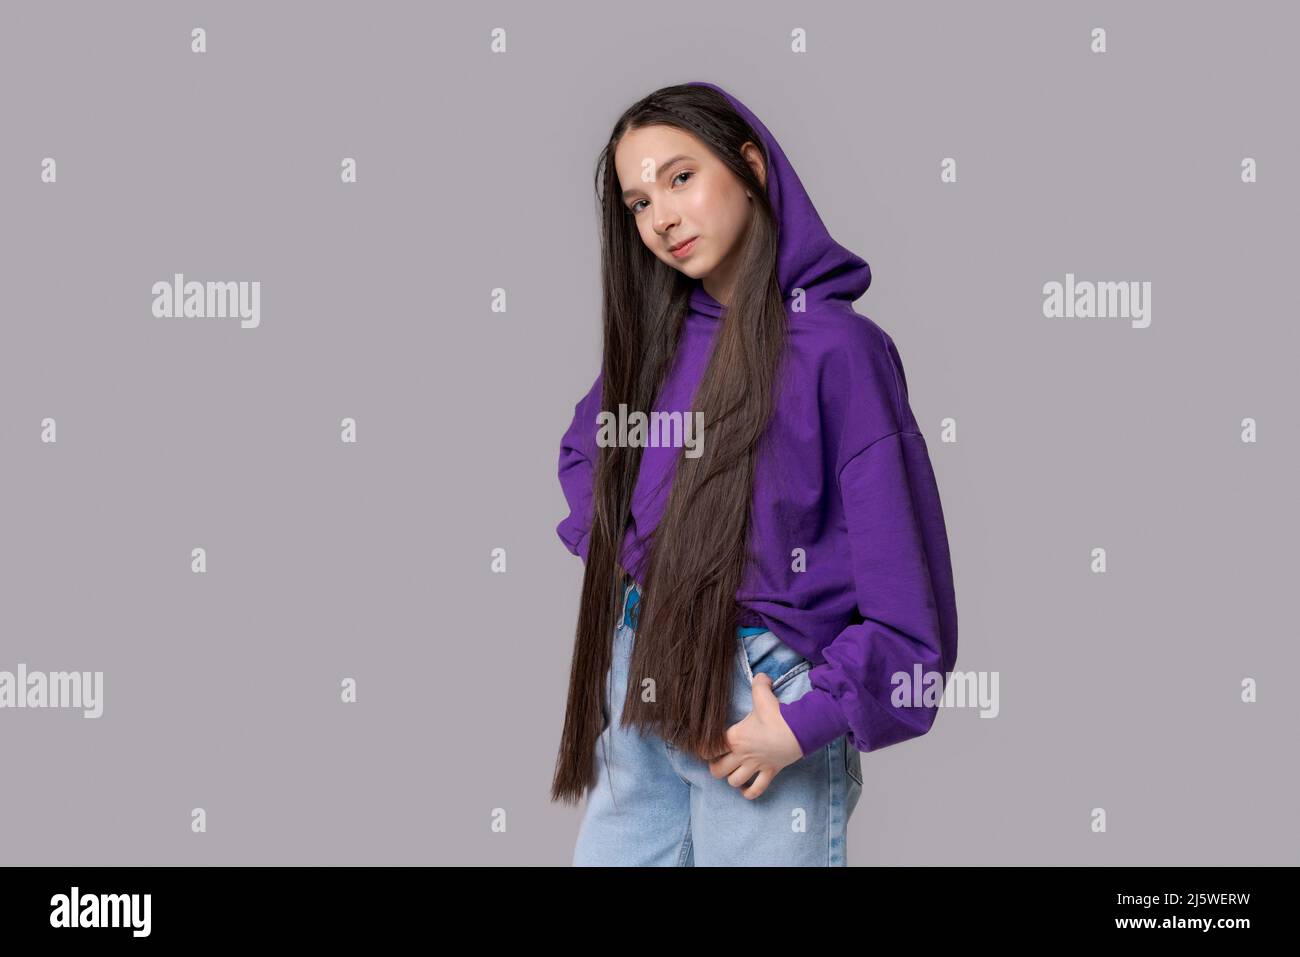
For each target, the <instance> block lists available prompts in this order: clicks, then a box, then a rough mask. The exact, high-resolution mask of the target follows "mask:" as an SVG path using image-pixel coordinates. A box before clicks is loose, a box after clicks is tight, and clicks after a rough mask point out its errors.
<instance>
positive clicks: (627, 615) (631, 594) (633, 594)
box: [623, 580, 768, 638]
mask: <svg viewBox="0 0 1300 957" xmlns="http://www.w3.org/2000/svg"><path fill="white" fill-rule="evenodd" d="M640 601H641V586H640V585H638V584H637V583H636V582H635V581H632V580H629V581H628V582H627V584H626V585H624V586H623V624H624V625H626V626H627V627H628V628H631V629H632V630H633V631H636V624H637V613H638V612H639V611H640V608H639V607H638V604H639V602H640ZM767 630H768V629H767V628H765V627H764V626H762V625H748V626H745V627H741V628H737V629H736V634H738V635H740V636H741V637H742V638H743V637H746V636H748V635H761V634H762V633H763V632H765V631H767Z"/></svg>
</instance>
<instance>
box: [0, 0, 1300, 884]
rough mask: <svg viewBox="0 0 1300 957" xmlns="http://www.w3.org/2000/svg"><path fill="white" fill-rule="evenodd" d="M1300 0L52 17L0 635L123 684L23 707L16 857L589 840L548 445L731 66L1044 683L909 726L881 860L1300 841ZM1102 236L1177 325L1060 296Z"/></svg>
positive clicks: (884, 802) (26, 211)
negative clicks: (196, 565)
mask: <svg viewBox="0 0 1300 957" xmlns="http://www.w3.org/2000/svg"><path fill="white" fill-rule="evenodd" d="M1282 6H1283V5H1280V4H1279V5H1273V4H1243V3H1237V4H1231V5H1229V4H1219V5H1209V6H1206V5H1200V4H1190V3H1177V4H1175V3H1147V4H1141V5H1127V4H1088V5H1086V7H1085V6H1084V5H1077V6H1074V7H1067V6H1064V5H1056V4H1036V3H1017V4H1005V3H996V4H992V3H984V4H970V3H946V4H924V5H919V4H911V5H908V4H904V3H894V4H871V5H858V4H848V3H844V4H831V3H822V4H791V3H739V2H737V3H716V2H715V3H707V4H696V5H687V6H678V7H664V6H655V5H647V4H641V3H635V4H634V3H627V4H621V5H620V4H611V3H599V4H596V3H592V4H576V3H568V4H532V3H505V4H492V5H481V6H480V5H475V6H474V7H471V6H469V5H465V6H463V7H456V6H453V5H449V4H431V3H430V4H425V3H418V4H417V3H371V4H337V5H336V4H323V3H319V4H318V3H311V4H308V3H276V4H273V5H271V4H265V5H264V4H253V3H243V4H227V3H185V4H177V3H162V2H158V3H112V4H101V3H82V4H39V3H17V2H7V3H6V4H5V5H4V7H3V13H2V14H0V17H2V21H0V90H2V91H3V116H2V117H0V120H2V123H0V129H3V149H0V209H2V210H3V213H2V214H0V262H2V263H3V267H2V268H3V273H4V275H3V290H4V302H3V307H2V308H3V326H2V331H0V450H2V454H3V461H2V468H0V482H2V483H3V495H2V496H0V503H2V504H0V509H2V511H0V516H2V519H3V528H2V530H0V588H2V589H3V592H2V593H0V625H2V627H0V669H5V670H11V671H12V670H14V669H15V668H16V666H17V664H18V663H19V662H24V663H25V664H26V665H27V666H28V668H29V669H33V670H47V671H48V670H60V669H78V670H102V671H104V672H105V685H106V688H105V712H104V716H103V717H102V718H100V719H99V720H97V721H92V720H85V719H83V718H82V717H81V716H80V713H79V712H71V711H55V710H22V711H18V710H14V711H10V710H8V709H6V710H3V711H0V761H3V772H2V773H0V781H2V784H3V786H2V787H0V862H3V863H10V864H37V863H40V864H59V865H62V864H150V863H186V864H206V863H308V864H323V863H390V864H399V863H401V864H409V863H435V862H445V863H452V864H487V865H496V864H567V863H568V862H569V859H570V854H571V851H572V845H573V838H574V835H575V833H576V829H577V826H578V822H579V815H580V810H579V809H575V808H569V807H563V806H560V805H554V804H551V803H549V801H548V798H547V793H548V786H549V783H550V777H551V771H552V767H553V762H554V759H555V750H556V747H557V744H558V740H559V733H560V724H561V719H562V714H563V707H564V694H565V687H566V681H567V676H568V668H569V654H570V650H571V642H572V631H573V625H574V617H575V614H576V608H577V597H578V592H579V587H580V584H581V575H582V568H581V563H580V562H579V560H578V559H577V558H574V557H573V556H571V555H569V554H568V553H567V552H566V551H565V550H564V548H563V546H562V545H561V543H560V541H559V539H558V538H557V537H556V535H555V531H554V529H555V525H556V524H557V523H558V522H559V520H560V519H561V518H562V517H563V516H564V514H565V511H566V507H565V503H564V499H563V496H562V494H561V491H560V486H559V483H558V481H557V478H556V474H555V470H556V456H557V454H558V443H559V438H560V435H561V433H562V432H563V430H564V429H565V427H566V426H567V425H568V423H569V420H570V417H571V415H572V412H573V405H574V403H575V402H576V401H577V399H578V398H579V396H581V395H582V394H583V393H584V392H585V390H586V389H587V387H588V386H589V384H590V383H591V380H592V378H593V377H594V375H595V372H596V368H597V361H598V345H599V296H598V291H599V286H598V273H597V269H598V259H597V235H596V229H595V224H596V220H595V212H594V199H593V196H592V170H593V163H594V159H595V155H596V153H597V151H598V149H599V148H600V146H601V145H602V144H603V143H604V141H605V139H606V137H607V136H608V133H609V129H610V126H611V125H612V123H613V121H614V119H615V118H616V117H617V115H618V114H619V112H620V111H621V110H622V109H623V108H624V107H625V106H627V105H628V104H629V103H631V102H632V101H633V100H635V99H636V98H638V97H640V96H642V95H644V94H645V93H647V92H649V91H650V90H652V89H655V88H657V87H659V86H663V85H666V84H669V83H675V82H683V81H687V80H695V79H708V80H712V81H714V82H717V83H719V84H721V85H722V86H723V87H725V88H727V89H729V90H730V91H731V92H733V93H735V94H736V95H737V96H738V97H739V98H740V99H741V100H742V101H744V102H745V103H746V104H747V105H749V106H750V108H751V109H753V110H754V111H755V113H756V114H757V115H758V116H759V117H760V118H762V119H763V120H764V121H765V122H766V123H767V125H768V126H769V127H770V128H771V129H772V131H773V132H774V134H775V135H776V136H777V138H778V139H779V140H780V142H781V143H782V144H783V146H784V148H785V150H786V152H787V154H788V155H789V156H790V159H791V161H792V162H793V163H794V165H795V168H796V169H797V170H798V171H799V173H800V174H801V176H802V177H803V179H804V182H805V184H806V185H807V187H808V189H809V192H810V193H811V195H812V197H813V200H814V202H815V203H816V204H817V206H818V208H819V210H820V211H821V214H822V216H823V218H824V219H825V220H826V222H827V225H828V226H829V228H830V229H831V232H832V234H833V235H834V236H835V237H836V238H837V239H839V240H840V241H841V242H842V243H844V244H845V245H846V246H848V247H849V248H850V249H853V250H854V251H856V252H858V253H860V254H861V255H863V256H864V257H865V258H866V259H867V260H868V261H869V262H870V263H871V266H872V270H873V273H874V277H875V278H874V283H873V285H872V288H871V289H870V291H869V292H868V293H867V295H866V296H864V297H863V299H862V300H860V301H859V303H858V310H859V312H862V313H863V314H865V315H869V316H870V317H871V318H873V319H874V320H875V321H876V322H878V323H879V324H880V325H881V326H882V327H884V328H885V329H886V330H887V331H888V332H889V333H890V334H891V335H892V336H893V337H894V339H895V341H896V342H897V344H898V347H899V350H900V353H901V355H902V357H903V360H904V365H905V369H906V371H907V375H908V381H909V385H910V389H911V396H912V404H913V408H914V410H915V412H916V415H917V418H918V420H919V421H920V423H921V425H922V428H923V430H924V431H925V433H926V436H927V439H928V441H929V445H930V449H931V454H932V457H933V461H934V466H935V470H936V473H937V475H938V478H939V485H940V490H941V492H942V495H943V502H944V507H945V512H946V515H947V520H948V528H949V536H950V541H951V546H952V554H953V560H954V564H955V569H956V578H957V597H958V610H959V616H960V645H959V655H958V661H957V667H958V669H959V670H962V671H969V670H981V671H997V672H999V673H1000V676H1001V688H1000V692H1001V714H1000V716H999V717H997V718H996V719H994V720H988V719H981V718H980V717H979V715H978V714H977V712H976V711H975V710H971V709H967V710H956V709H953V710H945V711H944V712H943V713H941V714H940V715H939V718H938V721H937V723H936V724H935V727H934V729H933V731H932V732H931V733H930V734H928V735H926V736H925V737H922V738H920V739H917V740H914V741H911V742H908V743H906V744H903V745H900V746H896V747H891V748H887V749H885V750H883V751H879V752H874V753H870V754H867V755H864V758H863V770H864V774H865V778H866V784H865V789H864V793H863V797H862V802H861V804H860V805H859V807H858V810H857V812H856V814H855V815H854V817H853V820H852V822H851V828H850V840H849V858H850V863H852V864H859V865H861V864H931V863H933V864H975V863H994V864H1066V863H1069V864H1103V863H1119V864H1157V863H1163V864H1193V863H1198V864H1251V863H1254V864H1284V863H1292V864H1293V863H1295V862H1296V861H1297V851H1298V843H1300V842H1298V841H1297V835H1298V832H1300V826H1298V825H1297V823H1296V816H1295V807H1296V805H1297V803H1298V802H1297V798H1298V797H1300V795H1298V794H1297V771H1296V760H1295V758H1296V753H1297V728H1298V727H1300V722H1298V721H1297V717H1298V716H1297V706H1296V699H1295V696H1294V693H1293V678H1294V676H1295V675H1296V673H1297V670H1296V669H1297V664H1300V661H1298V659H1300V652H1298V651H1297V641H1296V633H1295V626H1294V624H1293V621H1294V608H1295V595H1296V587H1295V582H1294V579H1295V570H1296V560H1295V557H1294V556H1295V546H1294V543H1295V541H1296V537H1297V531H1298V529H1297V507H1296V505H1295V494H1294V490H1293V487H1292V486H1293V484H1294V479H1295V475H1296V473H1297V451H1296V450H1297V435H1296V410H1297V394H1296V386H1295V377H1294V368H1293V367H1294V363H1295V358H1296V354H1297V348H1296V347H1297V338H1298V337H1297V333H1296V331H1295V305H1294V297H1293V295H1292V291H1293V288H1294V287H1293V281H1294V280H1293V277H1294V275H1295V269H1294V261H1295V256H1296V249H1297V243H1296V240H1295V235H1296V234H1295V221H1296V216H1295V213H1296V209H1297V202H1296V201H1297V189H1298V187H1297V177H1296V176H1295V168H1296V165H1297V146H1298V145H1300V144H1298V142H1297V140H1298V136H1297V132H1296V124H1295V123H1294V122H1293V120H1292V119H1291V117H1292V115H1293V112H1294V95H1295V91H1296V88H1297V83H1296V81H1297V76H1296V69H1295V67H1294V62H1295V60H1294V57H1293V55H1292V54H1293V51H1292V50H1291V44H1292V42H1293V38H1294V36H1295V34H1296V28H1297V26H1298V25H1300V24H1298V23H1297V20H1298V19H1300V18H1298V17H1297V15H1296V14H1295V13H1294V8H1292V9H1290V10H1285V11H1284V10H1283V9H1282ZM1098 25H1100V26H1104V27H1106V28H1107V30H1108V34H1109V37H1108V42H1109V48H1110V52H1109V53H1107V54H1105V55H1094V54H1092V53H1090V52H1089V31H1090V29H1091V28H1092V27H1093V26H1098ZM194 26H203V27H205V28H206V29H207V31H208V44H209V48H208V52H207V53H206V54H203V55H195V54H192V53H190V52H189V46H190V39H189V31H190V29H191V28H192V27H194ZM498 26H500V27H504V28H506V29H507V31H508V44H509V52H507V53H506V54H504V55H492V54H491V53H489V47H488V44H489V39H490V31H491V29H492V28H494V27H498ZM796 27H802V28H804V29H806V30H807V31H808V34H809V52H807V53H806V54H803V55H795V54H792V53H791V52H790V51H789V34H790V31H791V30H792V29H793V28H796ZM45 156H53V157H55V158H56V159H57V161H58V173H59V182H58V184H57V185H54V186H50V185H45V184H42V183H41V182H40V179H39V173H40V162H41V159H42V158H43V157H45ZM344 156H353V157H356V159H357V161H358V163H359V182H358V183H357V184H356V185H352V186H345V185H343V184H341V183H340V181H339V162H340V160H341V159H342V157H344ZM945 156H954V157H956V159H957V161H958V164H959V165H958V182H957V183H956V184H955V185H943V184H941V183H940V182H939V180H938V173H939V163H940V161H941V160H942V158H943V157H945ZM1243 156H1253V157H1255V158H1256V159H1257V160H1258V163H1259V176H1260V181H1259V182H1258V183H1257V184H1255V185H1251V186H1246V185H1243V184H1242V183H1241V182H1240V181H1239V178H1240V162H1241V159H1242V157H1243ZM173 272H183V273H185V275H186V278H188V279H197V280H200V281H207V280H260V281H261V283H262V323H261V327H260V328H258V329H241V328H239V325H238V322H237V320H194V319H191V320H163V319H155V318H153V317H152V315H151V313H150V306H151V302H152V294H151V292H150V287H151V286H152V284H153V283H154V282H155V281H158V280H167V279H170V277H171V275H172V273H173ZM1066 272H1073V273H1075V275H1076V277H1077V278H1079V279H1081V280H1083V279H1086V280H1122V281H1128V280H1136V281H1139V282H1140V281H1144V280H1149V281H1150V282H1151V283H1152V284H1153V289H1152V306H1153V319H1152V324H1151V327H1150V328H1148V329H1133V328H1130V326H1129V323H1128V322H1127V321H1103V320H1049V319H1045V318H1044V317H1043V315H1042V291H1041V290H1042V285H1043V283H1044V282H1047V281H1050V280H1058V281H1061V280H1063V279H1064V276H1065V273H1066ZM498 286H500V287H504V288H505V289H506V290H507V294H508V297H509V299H508V305H509V311H508V312H506V313H504V314H497V313H493V312H491V311H490V308H489V306H490V293H491V290H492V289H493V288H494V287H498ZM45 416H54V417H56V418H57V420H58V430H59V431H58V437H59V441H58V444H57V445H53V446H47V445H43V444H41V443H40V442H39V423H40V420H41V419H42V418H43V417H45ZM344 416H354V417H356V418H357V420H358V423H359V435H360V441H359V443H358V444H357V445H355V446H345V445H342V444H341V443H340V442H339V439H338V429H339V420H340V419H341V418H343V417H344ZM948 416H952V417H955V418H956V420H957V423H958V442H957V443H956V444H944V443H941V442H940V441H939V423H940V421H941V420H942V419H943V418H945V417H948ZM1246 416H1253V417H1255V418H1256V419H1257V420H1258V421H1259V437H1260V440H1259V443H1258V444H1256V445H1243V444H1242V443H1241V442H1240V441H1239V437H1238V435H1239V431H1240V421H1241V419H1242V418H1243V417H1246ZM196 545H201V546H203V547H205V548H206V549H207V550H208V561H209V568H208V573H207V574H206V575H194V574H192V573H191V572H190V570H189V565H190V558H189V554H190V549H191V548H193V547H195V546H196ZM497 546H501V547H505V548H506V549H507V550H508V554H509V559H508V561H509V571H508V573H507V574H505V575H494V574H491V573H490V571H489V559H490V550H491V549H492V548H494V547H497ZM1096 546H1102V547H1105V548H1106V549H1107V551H1108V554H1109V572H1108V573H1107V574H1105V575H1096V574H1093V573H1092V572H1090V570H1089V552H1090V550H1091V549H1092V548H1093V547H1096ZM345 676H353V677H355V678H357V680H358V682H359V702H358V703H357V704H356V705H354V706H344V705H342V704H341V703H340V702H339V681H340V679H341V678H343V677H345ZM1247 676H1252V677H1254V678H1256V679H1257V680H1258V682H1259V694H1260V700H1259V702H1258V703H1257V704H1254V705H1244V704H1241V703H1240V702H1239V694H1240V690H1239V689H1240V682H1241V680H1242V678H1243V677H1247ZM1098 806H1100V807H1104V808H1105V809H1106V811H1107V815H1108V831H1107V833H1105V834H1094V833H1092V832H1091V831H1090V828H1089V823H1090V819H1089V812H1090V811H1091V809H1092V808H1094V807H1098ZM194 807H203V808H205V809H206V811H207V814H208V832H207V833H206V834H193V833H191V831H190V810H191V808H194ZM494 808H503V809H505V811H506V813H507V816H508V830H507V831H506V832H505V833H493V832H492V831H491V830H490V822H491V814H492V810H493V809H494Z"/></svg>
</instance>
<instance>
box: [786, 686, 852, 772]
mask: <svg viewBox="0 0 1300 957" xmlns="http://www.w3.org/2000/svg"><path fill="white" fill-rule="evenodd" d="M780 708H781V717H782V718H784V719H785V723H786V724H787V725H789V727H790V730H791V731H793V732H794V736H795V738H796V740H798V742H799V747H800V748H802V749H803V755H804V757H807V756H808V755H810V754H812V753H813V752H814V751H816V750H817V749H818V748H820V747H823V746H825V745H827V744H830V743H831V742H832V741H834V740H835V739H836V738H838V737H839V736H840V735H842V734H845V733H846V732H847V731H848V730H849V722H848V719H846V718H845V717H844V712H842V711H840V707H839V705H837V704H836V703H835V698H834V697H832V695H831V694H830V693H829V692H827V691H822V690H821V689H820V688H813V689H812V690H811V691H809V692H808V693H807V694H805V695H803V697H801V698H799V699H798V700H797V701H782V702H780Z"/></svg>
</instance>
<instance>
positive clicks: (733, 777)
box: [727, 761, 758, 788]
mask: <svg viewBox="0 0 1300 957" xmlns="http://www.w3.org/2000/svg"><path fill="white" fill-rule="evenodd" d="M756 771H758V768H757V767H756V766H755V765H754V764H753V763H752V762H749V761H745V762H742V763H740V764H739V766H738V767H737V768H736V770H734V771H732V772H731V773H730V774H728V775H727V783H728V784H730V785H731V786H732V787H733V788H739V787H744V786H745V785H746V784H748V783H749V779H750V778H752V777H753V776H754V774H755V772H756Z"/></svg>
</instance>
